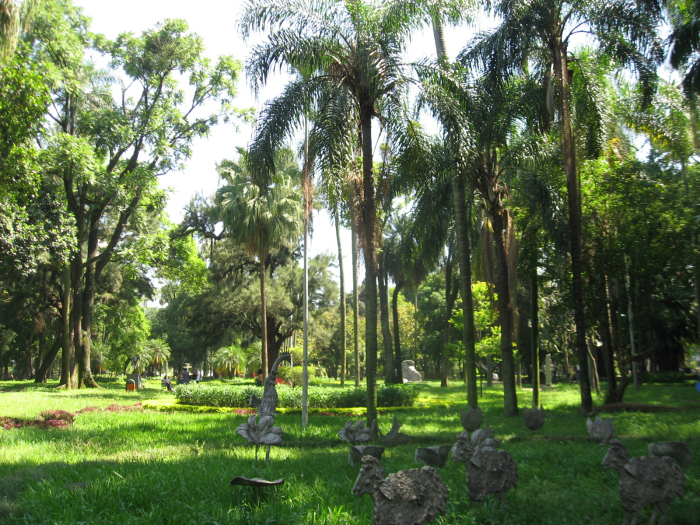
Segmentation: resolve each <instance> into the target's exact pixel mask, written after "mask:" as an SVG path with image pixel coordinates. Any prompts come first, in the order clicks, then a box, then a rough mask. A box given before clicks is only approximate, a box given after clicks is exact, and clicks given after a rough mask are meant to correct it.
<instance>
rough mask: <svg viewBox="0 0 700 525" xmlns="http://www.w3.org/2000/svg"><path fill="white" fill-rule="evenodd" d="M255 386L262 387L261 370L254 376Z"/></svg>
mask: <svg viewBox="0 0 700 525" xmlns="http://www.w3.org/2000/svg"><path fill="white" fill-rule="evenodd" d="M255 384H256V385H258V386H263V373H262V368H261V369H259V370H258V373H257V374H255Z"/></svg>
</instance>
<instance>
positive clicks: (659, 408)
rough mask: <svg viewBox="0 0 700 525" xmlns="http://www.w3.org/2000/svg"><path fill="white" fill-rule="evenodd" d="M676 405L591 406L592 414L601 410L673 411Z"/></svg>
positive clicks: (615, 404) (629, 404)
mask: <svg viewBox="0 0 700 525" xmlns="http://www.w3.org/2000/svg"><path fill="white" fill-rule="evenodd" d="M677 410H680V408H678V407H670V406H666V405H651V404H649V403H610V404H609V405H603V406H599V407H594V408H593V415H596V414H600V413H601V412H675V411H677Z"/></svg>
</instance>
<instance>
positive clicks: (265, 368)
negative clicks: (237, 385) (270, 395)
mask: <svg viewBox="0 0 700 525" xmlns="http://www.w3.org/2000/svg"><path fill="white" fill-rule="evenodd" d="M265 259H266V258H265V257H260V305H261V306H260V308H261V310H262V312H261V314H260V325H261V330H262V337H261V338H260V339H261V340H262V352H261V355H260V359H261V360H262V371H263V379H264V378H267V373H268V372H269V371H270V370H269V369H268V359H267V301H266V299H265Z"/></svg>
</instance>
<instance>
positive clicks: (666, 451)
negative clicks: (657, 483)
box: [649, 441, 693, 468]
mask: <svg viewBox="0 0 700 525" xmlns="http://www.w3.org/2000/svg"><path fill="white" fill-rule="evenodd" d="M649 455H650V456H655V457H657V458H662V457H664V456H667V457H669V458H673V459H675V460H676V463H678V464H679V465H680V466H681V467H683V468H685V467H687V466H688V465H690V462H691V461H692V459H693V455H692V454H691V453H690V449H689V448H688V445H686V444H685V443H683V442H682V441H661V442H659V443H651V444H650V445H649Z"/></svg>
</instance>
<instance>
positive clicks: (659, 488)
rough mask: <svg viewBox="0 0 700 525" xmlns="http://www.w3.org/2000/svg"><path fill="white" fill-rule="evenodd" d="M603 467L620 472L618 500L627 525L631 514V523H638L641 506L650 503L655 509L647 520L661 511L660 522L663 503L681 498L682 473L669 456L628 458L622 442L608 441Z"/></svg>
mask: <svg viewBox="0 0 700 525" xmlns="http://www.w3.org/2000/svg"><path fill="white" fill-rule="evenodd" d="M603 468H605V470H610V469H615V470H617V472H618V473H619V474H620V500H621V502H622V509H623V510H624V512H625V515H624V518H623V523H624V524H626V523H627V521H628V518H629V513H632V525H636V523H637V514H638V513H639V511H640V510H641V509H643V508H644V507H647V506H649V505H652V506H653V507H654V512H653V513H652V515H651V519H650V520H649V523H650V524H653V523H654V522H655V521H656V516H657V514H658V513H661V521H660V522H659V523H660V525H663V524H664V523H666V518H667V514H668V510H667V509H666V505H667V504H668V503H670V502H671V501H673V500H674V499H675V498H676V496H678V497H679V498H681V499H682V498H683V493H684V491H685V475H684V474H683V471H682V470H681V467H680V466H678V463H676V460H674V459H671V458H669V457H663V458H657V457H639V458H632V459H630V456H629V453H628V452H627V449H626V448H625V445H623V444H622V442H621V441H619V440H617V439H613V440H611V441H610V449H609V450H608V453H607V454H606V455H605V459H603Z"/></svg>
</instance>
